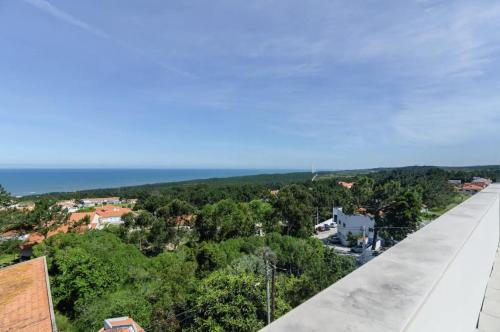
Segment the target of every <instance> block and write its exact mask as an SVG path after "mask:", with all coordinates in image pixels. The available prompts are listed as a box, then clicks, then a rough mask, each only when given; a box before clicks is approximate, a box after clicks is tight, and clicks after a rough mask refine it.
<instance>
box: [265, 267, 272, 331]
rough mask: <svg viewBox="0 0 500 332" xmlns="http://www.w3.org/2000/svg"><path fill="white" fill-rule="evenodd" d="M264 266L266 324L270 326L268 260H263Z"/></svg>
mask: <svg viewBox="0 0 500 332" xmlns="http://www.w3.org/2000/svg"><path fill="white" fill-rule="evenodd" d="M264 262H265V264H266V304H267V324H271V300H270V294H269V260H268V259H267V257H265V258H264Z"/></svg>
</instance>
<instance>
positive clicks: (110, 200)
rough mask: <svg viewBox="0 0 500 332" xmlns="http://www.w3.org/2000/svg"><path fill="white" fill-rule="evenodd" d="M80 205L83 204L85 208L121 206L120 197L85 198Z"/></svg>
mask: <svg viewBox="0 0 500 332" xmlns="http://www.w3.org/2000/svg"><path fill="white" fill-rule="evenodd" d="M80 204H82V205H83V206H84V207H91V206H97V205H102V204H120V197H104V198H84V199H82V200H80Z"/></svg>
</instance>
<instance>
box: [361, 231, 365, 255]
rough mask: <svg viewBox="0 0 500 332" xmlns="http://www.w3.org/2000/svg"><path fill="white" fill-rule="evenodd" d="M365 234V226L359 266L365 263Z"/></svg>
mask: <svg viewBox="0 0 500 332" xmlns="http://www.w3.org/2000/svg"><path fill="white" fill-rule="evenodd" d="M365 234H366V226H363V241H362V242H361V245H362V248H363V249H362V251H361V264H364V263H365Z"/></svg>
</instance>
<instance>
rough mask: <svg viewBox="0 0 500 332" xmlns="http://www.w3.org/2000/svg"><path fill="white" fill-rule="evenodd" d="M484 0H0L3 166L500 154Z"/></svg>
mask: <svg viewBox="0 0 500 332" xmlns="http://www.w3.org/2000/svg"><path fill="white" fill-rule="evenodd" d="M499 31H500V3H499V2H498V1H481V0H478V1H460V0H458V1H424V0H419V1H400V0H399V1H398V0H394V1H379V0H378V1H352V0H345V1H326V0H325V1H322V0H311V1H299V0H286V1H285V0H283V1H273V0H256V1H247V0H246V1H243V0H242V1H239V0H222V1H220V0H214V1H205V0H199V1H190V0H185V1H184V0H183V1H163V0H149V1H144V0H134V1H132V0H127V1H125V0H99V1H62V0H50V1H46V0H18V1H9V0H0V142H2V143H1V144H0V165H1V166H2V167H17V166H28V167H29V166H32V167H53V166H59V167H167V168H170V167H200V168H203V167H215V168H217V167H224V168H226V167H229V168H240V167H242V168H301V169H303V168H309V167H311V164H314V165H315V167H317V168H325V169H346V168H365V167H377V166H399V165H424V164H427V165H428V164H434V165H474V164H500V149H499V144H500V33H499Z"/></svg>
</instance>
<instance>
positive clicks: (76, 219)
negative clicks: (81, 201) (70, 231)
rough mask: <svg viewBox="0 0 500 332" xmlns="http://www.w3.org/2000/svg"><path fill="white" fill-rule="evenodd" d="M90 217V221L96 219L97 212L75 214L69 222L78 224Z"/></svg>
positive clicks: (70, 217)
mask: <svg viewBox="0 0 500 332" xmlns="http://www.w3.org/2000/svg"><path fill="white" fill-rule="evenodd" d="M86 216H88V217H89V218H90V220H92V218H94V216H95V212H74V213H72V214H71V215H70V216H69V222H70V223H71V222H77V221H80V220H82V219H83V218H85V217H86Z"/></svg>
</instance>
